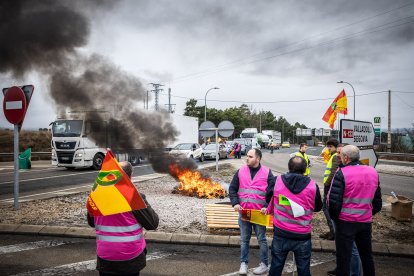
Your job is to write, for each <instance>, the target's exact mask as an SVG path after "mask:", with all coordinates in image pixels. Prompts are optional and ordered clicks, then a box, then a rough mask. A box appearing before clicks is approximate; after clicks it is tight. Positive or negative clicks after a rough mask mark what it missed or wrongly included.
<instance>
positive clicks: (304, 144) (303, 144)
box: [299, 143, 308, 148]
mask: <svg viewBox="0 0 414 276" xmlns="http://www.w3.org/2000/svg"><path fill="white" fill-rule="evenodd" d="M307 145H308V144H306V143H300V145H299V148H301V147H303V146H307Z"/></svg>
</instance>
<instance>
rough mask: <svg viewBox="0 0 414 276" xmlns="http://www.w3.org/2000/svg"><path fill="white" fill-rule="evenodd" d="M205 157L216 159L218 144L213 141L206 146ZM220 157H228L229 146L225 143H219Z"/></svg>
mask: <svg viewBox="0 0 414 276" xmlns="http://www.w3.org/2000/svg"><path fill="white" fill-rule="evenodd" d="M203 153H204V158H205V159H216V144H215V143H211V144H208V145H207V146H205V147H204V149H203ZM218 154H219V159H221V158H228V153H227V148H226V146H225V145H223V144H220V145H219V151H218Z"/></svg>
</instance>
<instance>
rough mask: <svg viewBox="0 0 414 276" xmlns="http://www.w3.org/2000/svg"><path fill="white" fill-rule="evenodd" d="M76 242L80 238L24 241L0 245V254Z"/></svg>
mask: <svg viewBox="0 0 414 276" xmlns="http://www.w3.org/2000/svg"><path fill="white" fill-rule="evenodd" d="M78 242H80V240H76V239H73V240H67V241H64V240H46V241H35V242H26V243H19V244H13V245H6V246H0V255H2V254H9V253H16V252H20V251H26V250H33V249H39V248H45V247H54V246H59V245H63V244H72V243H78Z"/></svg>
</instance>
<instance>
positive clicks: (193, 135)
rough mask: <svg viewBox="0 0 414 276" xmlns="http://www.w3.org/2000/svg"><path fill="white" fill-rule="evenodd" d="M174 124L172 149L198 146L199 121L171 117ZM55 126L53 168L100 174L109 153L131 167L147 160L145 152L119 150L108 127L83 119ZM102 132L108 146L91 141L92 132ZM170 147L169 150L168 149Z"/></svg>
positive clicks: (74, 118) (70, 120) (60, 122)
mask: <svg viewBox="0 0 414 276" xmlns="http://www.w3.org/2000/svg"><path fill="white" fill-rule="evenodd" d="M171 118H172V123H173V125H174V126H175V127H176V129H177V130H178V131H179V132H180V134H179V135H178V137H177V140H176V141H168V143H169V146H174V145H176V144H178V143H180V142H187V143H197V142H198V118H194V117H188V116H182V115H176V114H171ZM51 125H52V141H51V147H52V165H53V166H58V167H66V168H67V169H75V168H87V167H91V168H93V169H95V170H99V169H100V168H101V166H102V162H103V159H104V156H105V154H106V149H107V148H111V150H112V151H113V152H114V153H115V154H116V155H117V158H118V160H119V161H122V160H128V161H129V162H131V164H132V165H134V166H135V165H138V164H139V163H140V162H141V159H143V158H144V152H143V150H142V149H130V150H123V151H120V150H117V145H116V138H114V137H111V136H110V134H111V133H112V132H111V131H110V130H111V127H110V125H109V124H107V125H105V126H100V125H97V124H94V122H93V121H88V120H85V119H84V116H82V114H81V115H74V116H72V118H71V119H58V120H56V121H54V122H52V123H51ZM96 131H99V133H100V134H102V135H105V136H104V137H105V139H104V140H105V141H106V142H105V145H98V144H97V143H96V142H95V141H93V140H92V139H90V137H91V135H90V134H91V132H96ZM169 146H168V147H169Z"/></svg>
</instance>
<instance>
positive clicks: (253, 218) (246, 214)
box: [240, 209, 273, 227]
mask: <svg viewBox="0 0 414 276" xmlns="http://www.w3.org/2000/svg"><path fill="white" fill-rule="evenodd" d="M240 212H241V214H242V220H244V221H249V222H251V223H254V224H258V225H262V226H266V227H271V226H272V225H273V221H272V216H271V215H265V214H262V213H261V212H260V210H254V209H243V210H241V211H240Z"/></svg>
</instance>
